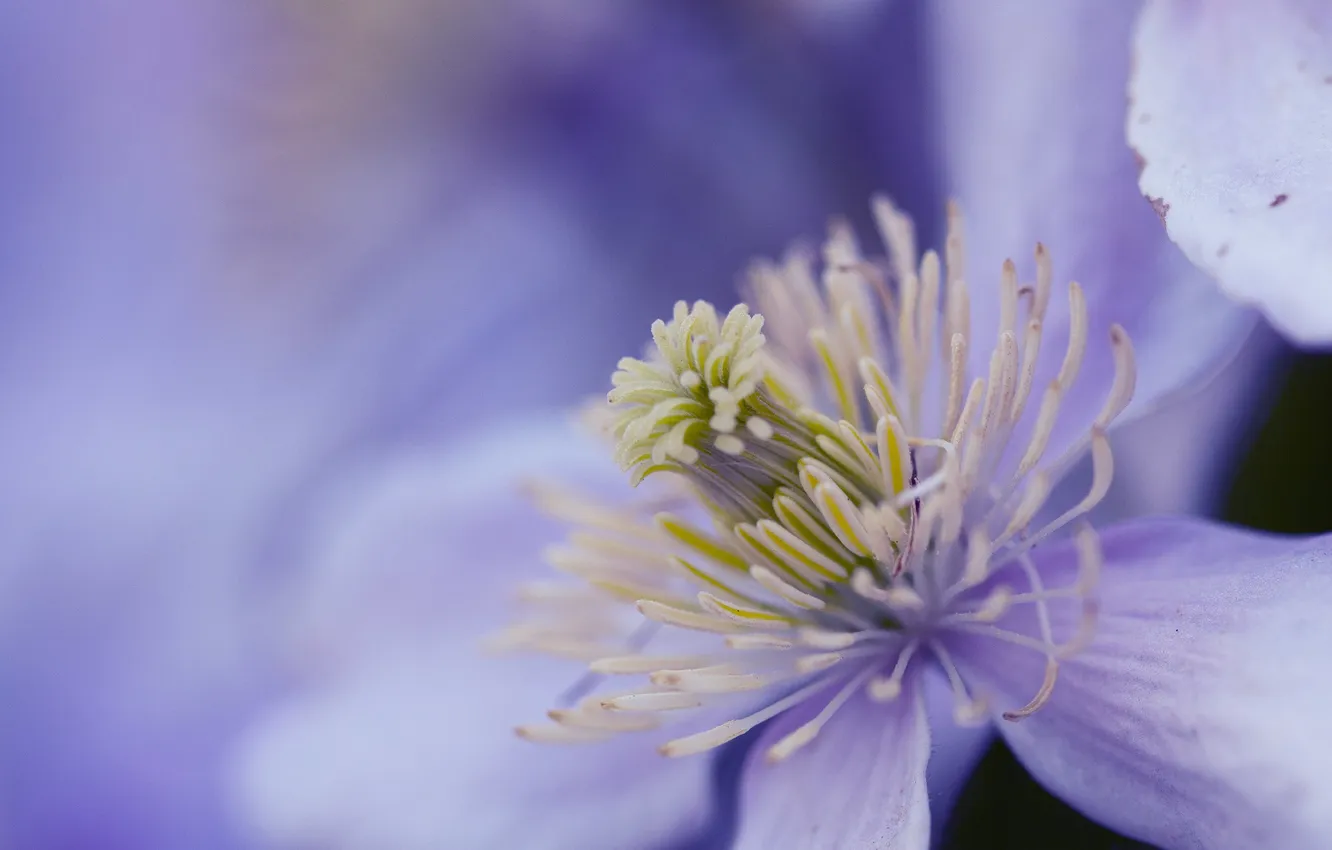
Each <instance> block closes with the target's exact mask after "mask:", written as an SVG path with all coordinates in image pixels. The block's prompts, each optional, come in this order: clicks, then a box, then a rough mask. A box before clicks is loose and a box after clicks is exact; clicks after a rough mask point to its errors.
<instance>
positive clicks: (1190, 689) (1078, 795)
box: [953, 520, 1332, 848]
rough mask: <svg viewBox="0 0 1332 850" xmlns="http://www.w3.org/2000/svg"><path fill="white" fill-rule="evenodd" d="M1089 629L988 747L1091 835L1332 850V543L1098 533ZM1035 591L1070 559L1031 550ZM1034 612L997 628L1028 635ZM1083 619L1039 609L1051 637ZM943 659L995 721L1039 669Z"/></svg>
mask: <svg viewBox="0 0 1332 850" xmlns="http://www.w3.org/2000/svg"><path fill="white" fill-rule="evenodd" d="M1102 542H1103V547H1104V553H1105V567H1104V571H1103V574H1102V580H1101V584H1100V589H1099V594H1100V615H1099V619H1098V621H1097V626H1096V633H1095V637H1094V639H1093V641H1092V643H1091V644H1090V646H1089V647H1088V648H1086V649H1085V650H1083V651H1082V652H1080V653H1078V654H1076V655H1075V656H1074V657H1072V658H1071V659H1069V660H1066V661H1063V662H1061V664H1060V667H1059V675H1058V680H1057V682H1056V684H1055V687H1054V692H1053V695H1052V697H1051V699H1050V701H1049V702H1048V703H1047V704H1046V705H1045V706H1044V707H1043V708H1041V709H1040V710H1039V711H1037V712H1036V713H1035V714H1034V715H1033V716H1031V717H1029V718H1027V719H1025V720H1021V721H1019V722H1016V723H1014V722H1009V721H999V725H1000V732H1001V733H1002V734H1003V735H1004V737H1005V738H1006V739H1007V740H1008V743H1009V745H1010V746H1011V747H1012V748H1013V750H1014V752H1015V753H1016V754H1017V755H1018V757H1019V758H1020V759H1021V760H1022V762H1023V764H1025V765H1026V766H1027V768H1028V769H1029V770H1030V771H1031V772H1032V774H1033V775H1035V776H1036V778H1037V779H1038V780H1040V781H1041V782H1042V783H1044V784H1045V785H1046V786H1047V787H1049V788H1050V790H1051V791H1053V792H1054V793H1056V794H1058V795H1060V796H1062V797H1064V798H1065V799H1066V800H1067V801H1068V802H1069V803H1071V804H1072V805H1073V806H1074V807H1076V808H1078V809H1080V810H1081V811H1083V812H1084V813H1085V814H1087V815H1088V816H1089V817H1091V818H1093V819H1095V820H1098V821H1101V822H1103V823H1105V824H1106V825H1108V826H1110V827H1112V828H1114V829H1116V830H1118V831H1120V832H1122V833H1124V834H1126V835H1130V836H1133V837H1135V838H1138V839H1141V840H1144V841H1149V842H1151V843H1153V844H1158V845H1161V846H1163V847H1208V848H1248V847H1283V848H1317V847H1328V846H1332V781H1329V779H1328V777H1327V773H1326V767H1327V765H1328V764H1329V758H1332V743H1329V736H1328V735H1327V734H1326V731H1327V728H1328V727H1327V723H1328V718H1329V717H1332V688H1329V687H1328V685H1327V676H1326V669H1325V665H1326V653H1327V648H1328V647H1330V646H1332V621H1330V620H1329V619H1328V616H1327V611H1328V610H1329V608H1330V607H1332V537H1322V538H1314V539H1308V538H1281V537H1274V536H1267V535H1261V534H1254V533H1250V532H1246V531H1241V530H1238V529H1232V528H1227V527H1223V526H1218V525H1211V524H1207V523H1203V522H1198V521H1186V520H1151V521H1143V522H1138V523H1129V524H1125V525H1121V526H1116V527H1114V528H1112V529H1110V530H1109V531H1108V532H1107V533H1106V535H1105V536H1104V539H1103V541H1102ZM1035 554H1036V559H1037V564H1038V568H1039V569H1040V571H1041V574H1042V576H1043V578H1044V579H1045V582H1046V585H1047V586H1059V585H1064V584H1067V583H1069V582H1070V581H1071V580H1072V574H1073V572H1074V563H1073V562H1074V560H1075V559H1074V558H1073V557H1072V554H1071V553H1070V551H1069V547H1067V546H1062V545H1056V546H1051V547H1049V548H1046V549H1038V550H1036V553H1035ZM1031 608H1032V606H1030V605H1028V606H1022V607H1020V608H1019V609H1017V610H1015V611H1014V612H1013V613H1011V614H1009V615H1008V616H1007V617H1006V618H1005V619H1004V620H1002V621H1001V622H1000V624H999V625H1001V626H1003V627H1005V628H1010V629H1013V630H1015V631H1020V632H1023V633H1026V634H1036V633H1037V632H1036V628H1037V626H1036V620H1035V615H1034V613H1033V612H1032V610H1031ZM1078 609H1079V606H1076V605H1066V606H1065V605H1055V606H1052V607H1051V610H1050V613H1051V619H1052V623H1053V628H1054V633H1055V635H1056V636H1058V635H1060V634H1070V633H1072V630H1073V629H1075V628H1076V620H1077V618H1078ZM953 649H954V651H955V653H956V654H957V657H958V659H959V665H960V667H962V669H963V672H964V674H965V675H966V676H968V677H969V680H970V681H971V682H972V683H974V685H975V686H976V687H977V688H978V689H980V690H983V691H986V692H988V693H989V695H990V696H991V698H992V700H993V702H994V705H995V708H996V709H1002V710H1007V709H1012V708H1016V707H1017V706H1019V705H1022V704H1025V703H1026V702H1027V701H1028V700H1029V699H1030V697H1031V696H1032V694H1034V693H1035V692H1036V688H1037V686H1038V685H1039V684H1040V682H1041V679H1042V672H1043V669H1044V666H1045V659H1044V657H1043V656H1042V655H1041V654H1040V653H1038V652H1035V651H1033V650H1030V649H1026V648H1023V647H1018V646H1014V645H1012V644H1008V643H1000V642H999V641H997V640H995V639H993V638H990V637H967V638H965V639H957V640H956V641H955V643H954V645H953Z"/></svg>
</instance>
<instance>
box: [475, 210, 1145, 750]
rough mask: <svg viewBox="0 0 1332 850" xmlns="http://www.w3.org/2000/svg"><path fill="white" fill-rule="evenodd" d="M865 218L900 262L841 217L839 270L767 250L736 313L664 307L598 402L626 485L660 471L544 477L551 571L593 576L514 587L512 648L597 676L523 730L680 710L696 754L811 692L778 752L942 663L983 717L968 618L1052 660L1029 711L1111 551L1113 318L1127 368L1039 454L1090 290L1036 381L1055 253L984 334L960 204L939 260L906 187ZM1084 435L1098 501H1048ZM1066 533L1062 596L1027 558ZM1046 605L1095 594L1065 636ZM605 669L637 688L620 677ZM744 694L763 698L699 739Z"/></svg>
mask: <svg viewBox="0 0 1332 850" xmlns="http://www.w3.org/2000/svg"><path fill="white" fill-rule="evenodd" d="M872 209H873V213H874V218H875V221H876V223H877V226H878V230H879V233H880V236H881V238H882V240H883V243H884V246H885V248H886V249H887V253H886V256H884V257H866V256H864V255H862V253H861V251H860V248H859V246H858V244H857V241H856V238H855V236H854V234H853V233H852V231H851V228H850V227H849V226H848V225H846V224H844V223H840V222H834V224H833V225H832V226H831V228H830V232H829V236H828V239H827V241H826V243H825V245H824V248H823V255H822V263H821V264H817V263H816V262H815V258H813V257H812V256H810V255H808V254H805V253H801V252H798V251H796V252H792V253H790V254H788V255H787V257H786V258H785V260H783V261H782V262H781V263H768V262H761V263H756V264H755V265H754V266H753V267H752V268H751V269H750V274H749V283H748V286H747V289H746V292H745V296H746V303H742V304H739V305H737V306H736V307H735V308H733V309H732V310H731V311H730V312H729V313H727V314H726V316H725V318H724V319H723V318H720V317H719V315H718V313H717V311H716V310H715V309H714V308H713V307H712V306H711V305H710V304H707V303H705V302H697V303H695V304H693V305H688V304H686V303H684V302H680V303H678V304H676V306H675V310H674V314H673V315H672V317H671V319H670V320H669V321H658V322H656V323H654V324H653V326H652V345H651V347H650V349H649V351H648V353H647V355H646V356H644V357H643V358H632V357H626V358H624V359H623V360H621V361H620V363H619V365H618V368H617V370H616V372H615V374H614V375H613V377H612V381H611V383H612V387H613V388H612V390H611V391H610V393H609V395H608V397H607V400H606V403H605V406H604V407H603V408H602V410H601V411H600V412H599V413H598V415H597V416H596V417H594V419H595V420H596V421H597V422H599V423H602V425H603V426H604V429H605V430H606V432H607V433H608V435H609V436H610V437H611V438H612V439H613V440H614V443H615V456H616V459H617V460H618V461H619V463H620V464H621V466H622V467H623V468H624V469H625V470H626V471H627V472H628V474H629V477H630V480H631V482H632V483H633V484H635V485H637V484H640V483H642V482H644V481H645V480H647V479H649V478H652V479H654V480H657V481H660V483H661V486H660V487H657V488H654V493H655V494H656V495H653V496H651V497H648V496H638V497H634V498H628V499H626V500H625V501H624V502H623V503H620V504H614V505H609V504H599V503H596V502H594V501H592V500H590V499H588V498H586V497H582V496H579V495H577V494H574V493H570V492H566V491H563V490H561V489H559V488H558V487H555V486H545V487H542V488H539V489H538V490H537V493H536V496H537V499H538V501H539V503H540V504H541V505H542V506H543V507H544V508H545V509H546V510H547V511H548V512H550V513H552V514H553V515H555V516H557V517H559V518H561V519H564V520H565V521H567V522H569V523H570V524H571V525H572V526H573V527H574V528H573V530H572V531H571V533H570V536H569V539H568V541H567V543H566V544H565V545H563V546H559V547H555V548H553V549H552V550H550V551H549V552H548V553H547V560H548V561H549V562H550V564H551V565H552V566H553V567H554V568H555V569H556V570H557V571H559V572H562V573H565V574H566V575H567V576H569V577H570V578H571V579H573V580H576V581H578V582H581V588H580V587H579V586H578V585H569V584H550V583H543V584H540V585H529V586H526V587H524V588H523V593H522V598H523V600H524V604H525V605H527V606H528V608H529V616H528V617H527V618H526V619H525V620H524V621H523V622H521V623H519V624H517V625H515V626H513V627H511V628H510V629H508V630H507V631H506V632H504V633H503V634H501V635H499V636H497V639H496V643H497V645H499V646H501V647H503V648H508V649H527V650H536V651H542V652H546V653H550V654H555V655H560V656H564V657H574V658H579V659H582V660H585V661H587V662H588V663H589V672H588V674H587V676H585V677H584V680H583V681H581V682H580V683H578V685H577V686H576V687H575V688H574V689H573V690H572V691H571V692H570V693H568V694H566V695H564V700H563V704H562V705H560V706H557V707H555V708H553V709H552V710H551V712H550V713H549V720H550V721H551V722H550V723H547V724H537V725H532V726H524V727H522V728H521V729H520V730H519V733H520V734H521V735H522V736H523V737H525V738H528V739H530V740H534V741H540V742H546V743H583V742H589V741H598V740H604V739H605V738H608V737H611V736H613V735H618V734H625V733H639V732H647V731H653V732H656V730H658V729H660V728H661V727H664V726H680V727H685V728H684V729H682V733H681V734H680V735H678V736H675V737H671V738H670V739H669V740H668V741H667V742H666V743H665V744H662V745H661V746H660V749H661V751H662V752H663V753H664V754H665V755H668V756H683V755H689V754H693V753H698V752H703V751H706V750H709V749H712V748H715V747H718V746H721V745H722V744H724V743H726V742H727V741H730V740H733V739H734V738H736V737H738V736H740V735H743V734H745V733H746V732H748V731H750V730H751V729H753V728H755V727H756V726H757V725H759V724H761V723H763V722H764V721H766V720H768V719H770V718H772V717H774V716H776V715H778V714H780V713H782V712H784V711H786V710H788V709H789V708H791V707H793V706H795V705H798V704H800V703H803V702H805V701H806V700H818V701H819V702H820V703H821V704H822V709H821V710H820V711H819V712H818V713H817V715H816V716H815V717H814V719H813V720H811V721H809V722H808V723H806V724H805V725H803V726H801V727H799V728H798V729H796V730H795V731H794V732H792V733H791V734H790V735H788V736H787V737H786V738H783V739H782V740H780V741H778V742H777V743H776V744H774V745H773V746H772V747H771V748H770V749H769V751H768V752H767V757H768V760H769V761H772V762H781V761H784V760H786V759H788V758H789V757H790V756H791V755H792V754H794V753H795V752H797V751H799V750H800V749H802V748H804V747H806V746H808V745H809V744H810V743H811V742H812V741H814V740H815V739H816V738H817V737H818V735H819V734H820V731H821V730H822V729H823V728H824V727H825V725H826V724H827V723H828V722H830V721H831V720H832V718H833V716H834V715H835V714H836V713H837V712H838V711H839V710H840V709H841V707H842V706H843V705H845V704H846V702H847V701H848V700H850V699H851V698H852V697H853V696H854V695H855V694H856V693H858V692H862V691H863V692H864V693H865V694H867V695H868V696H869V697H870V698H871V699H873V700H876V701H879V702H891V701H893V700H896V699H899V698H901V695H902V694H903V693H904V692H906V691H907V690H908V688H909V687H910V683H911V681H912V677H913V675H914V673H913V671H916V670H918V669H920V668H921V667H922V666H924V665H933V666H935V667H936V668H937V669H939V670H940V671H941V672H942V673H943V674H944V676H945V677H946V678H947V680H948V681H949V683H950V685H951V687H952V690H953V694H954V698H955V702H956V710H955V712H954V716H955V719H956V720H957V722H959V723H963V724H973V723H978V722H983V721H985V720H986V719H987V718H988V717H990V716H991V712H992V707H991V705H990V700H989V698H988V696H987V695H986V694H984V693H981V692H977V691H976V690H975V689H974V688H973V687H972V686H971V684H969V683H968V681H967V680H966V678H965V676H964V675H963V673H962V669H961V668H960V667H959V665H958V663H957V662H956V660H955V659H954V657H953V655H952V653H951V651H950V649H949V637H950V636H952V635H955V634H965V635H969V636H981V637H985V638H990V639H993V640H996V641H1002V642H1006V643H1009V644H1015V645H1017V646H1021V647H1024V648H1026V649H1028V650H1030V651H1031V652H1034V653H1039V654H1040V656H1041V657H1043V658H1044V660H1045V670H1046V674H1045V677H1044V680H1043V681H1042V682H1041V683H1039V685H1037V686H1036V688H1035V692H1034V694H1033V697H1032V699H1031V700H1030V702H1029V703H1028V704H1026V705H1023V706H1008V707H1003V706H999V707H994V708H993V711H994V712H997V715H996V716H1001V717H1003V718H1005V719H1007V720H1009V721H1013V722H1016V721H1019V720H1021V719H1022V718H1024V717H1027V716H1029V715H1031V714H1032V713H1034V712H1036V711H1039V710H1040V709H1041V707H1042V706H1043V705H1044V704H1045V703H1046V702H1047V701H1048V700H1049V699H1050V697H1051V695H1052V694H1053V692H1054V690H1055V688H1056V687H1057V682H1058V672H1059V666H1060V663H1061V662H1062V661H1064V660H1066V659H1067V658H1069V657H1071V656H1072V655H1074V654H1076V653H1078V652H1079V651H1081V649H1082V647H1084V646H1085V645H1086V643H1087V641H1088V640H1090V639H1091V636H1092V634H1093V629H1094V626H1095V620H1096V610H1097V608H1096V601H1095V588H1096V581H1097V577H1098V575H1099V571H1100V563H1101V553H1100V547H1099V543H1098V540H1097V537H1096V534H1095V532H1094V531H1093V530H1092V529H1091V527H1090V526H1088V525H1087V524H1086V523H1085V521H1084V520H1083V517H1084V516H1085V514H1087V512H1089V511H1090V510H1091V509H1092V508H1094V507H1095V506H1096V504H1097V503H1099V502H1100V500H1101V499H1102V498H1104V496H1105V494H1106V492H1107V490H1108V488H1109V485H1110V481H1111V478H1112V475H1113V458H1112V455H1111V451H1110V444H1109V442H1108V439H1107V437H1106V429H1107V428H1108V427H1109V426H1110V424H1111V423H1112V422H1113V421H1114V420H1115V418H1116V417H1118V416H1119V415H1120V414H1121V413H1122V412H1123V411H1124V409H1125V408H1126V407H1127V405H1128V403H1129V401H1130V399H1131V398H1132V395H1133V390H1134V384H1135V375H1136V371H1135V370H1136V366H1135V362H1134V354H1133V347H1132V344H1131V342H1130V341H1129V338H1128V335H1127V333H1125V331H1124V330H1123V328H1121V327H1119V326H1113V327H1112V328H1111V330H1110V333H1109V339H1108V341H1107V344H1108V345H1109V346H1110V347H1111V349H1112V352H1113V360H1114V364H1115V371H1114V376H1113V379H1112V381H1111V382H1110V386H1109V387H1107V388H1106V389H1105V392H1106V397H1105V402H1104V404H1103V406H1102V407H1101V409H1100V412H1099V414H1098V415H1097V416H1096V417H1095V419H1094V421H1093V422H1092V423H1091V425H1090V427H1089V429H1088V430H1087V432H1086V434H1085V436H1084V438H1083V440H1082V441H1081V444H1080V445H1076V446H1073V447H1072V448H1070V449H1067V450H1066V451H1063V452H1061V455H1060V456H1058V457H1054V458H1047V456H1046V455H1047V449H1048V448H1049V447H1050V443H1051V439H1052V436H1053V434H1054V432H1055V424H1056V421H1057V419H1058V417H1059V414H1060V410H1061V406H1062V404H1063V401H1064V399H1065V398H1066V397H1067V395H1068V393H1069V391H1070V389H1071V388H1072V386H1073V385H1074V382H1075V381H1076V380H1077V379H1078V375H1079V372H1080V371H1081V366H1082V362H1083V359H1084V355H1085V352H1086V349H1087V346H1088V345H1089V344H1090V340H1089V328H1090V322H1089V316H1088V308H1087V302H1086V299H1085V297H1084V295H1083V292H1082V289H1081V287H1079V285H1078V284H1077V283H1070V284H1069V285H1068V286H1067V288H1066V295H1065V297H1066V298H1067V303H1068V313H1067V322H1066V324H1067V341H1066V343H1065V345H1064V349H1063V352H1062V356H1061V357H1058V358H1055V362H1057V363H1058V369H1057V372H1056V371H1054V370H1053V368H1052V370H1051V371H1052V372H1054V374H1052V375H1044V376H1040V375H1039V367H1040V364H1041V363H1042V360H1041V359H1040V357H1039V356H1038V355H1039V354H1040V351H1041V346H1042V344H1043V343H1044V341H1045V340H1044V337H1045V323H1046V318H1047V312H1048V310H1049V306H1050V303H1051V300H1052V298H1053V297H1054V287H1053V279H1054V278H1053V266H1052V261H1051V257H1050V254H1049V252H1048V251H1047V250H1046V249H1045V248H1044V247H1043V246H1041V245H1037V246H1036V249H1035V254H1034V261H1035V262H1034V265H1035V272H1036V273H1035V279H1034V281H1032V282H1030V283H1022V282H1020V281H1019V278H1018V272H1017V268H1016V265H1015V264H1014V263H1012V262H1011V261H1010V262H1006V263H1005V264H1004V265H1003V266H1002V267H1001V268H1000V269H999V270H998V275H997V280H996V281H995V285H996V286H997V290H998V298H997V303H998V311H997V312H998V315H996V316H993V317H987V321H993V322H994V323H995V324H994V326H992V330H989V331H987V332H985V333H980V332H977V330H976V329H975V328H973V322H972V316H971V307H970V304H971V297H970V291H969V284H968V282H967V279H966V275H965V272H964V268H963V256H964V237H963V222H962V218H961V215H960V213H959V212H958V210H957V209H956V208H955V207H950V209H949V220H948V224H949V227H948V233H947V238H946V241H945V245H944V250H943V255H942V257H941V256H940V255H939V254H938V253H936V252H934V251H926V252H925V253H924V254H923V255H920V254H918V252H917V249H916V245H915V236H914V227H913V225H912V222H911V220H910V219H909V218H908V217H907V216H906V215H905V214H903V213H902V212H900V211H899V210H897V209H896V208H895V207H894V206H893V205H892V204H891V203H890V202H889V201H887V200H886V199H876V200H875V201H874V203H873V208H872ZM982 340H984V341H985V342H984V343H983V344H982V343H981V341H982ZM978 355H983V356H978ZM1038 377H1039V379H1040V380H1039V383H1038ZM1088 447H1089V448H1090V454H1091V459H1092V469H1093V473H1092V483H1091V486H1090V488H1089V491H1088V492H1087V494H1086V495H1085V497H1084V498H1082V499H1080V500H1079V501H1077V502H1076V503H1075V504H1073V505H1070V506H1067V507H1066V508H1063V509H1062V510H1060V509H1059V507H1057V506H1052V505H1050V504H1049V501H1050V497H1051V494H1052V492H1054V491H1053V484H1054V482H1055V480H1056V478H1057V475H1058V473H1059V472H1060V471H1061V470H1062V469H1063V468H1064V467H1065V466H1067V461H1068V459H1069V458H1070V457H1071V455H1072V453H1073V452H1075V451H1081V450H1083V449H1086V448H1088ZM1068 529H1071V532H1070V531H1068ZM1061 533H1064V534H1070V533H1071V537H1072V539H1073V542H1074V547H1075V550H1076V552H1077V556H1078V567H1079V569H1078V575H1077V578H1076V580H1075V581H1073V582H1072V583H1071V584H1070V585H1068V586H1059V587H1047V586H1046V585H1045V583H1044V581H1043V580H1042V577H1041V575H1040V573H1039V571H1038V570H1037V568H1036V566H1035V564H1034V562H1033V560H1032V558H1031V555H1030V551H1031V549H1032V547H1033V546H1035V545H1036V544H1038V543H1039V542H1041V541H1042V540H1045V539H1047V538H1049V537H1050V536H1052V535H1055V534H1061ZM1055 605H1074V606H1077V610H1078V616H1077V617H1076V618H1074V621H1075V622H1077V623H1078V626H1077V629H1076V630H1075V632H1074V633H1073V634H1056V633H1055V631H1054V629H1053V628H1052V627H1051V622H1052V618H1051V616H1050V611H1051V608H1052V606H1055ZM1018 609H1027V610H1030V611H1032V612H1034V615H1035V616H1034V617H1027V618H1024V619H1023V622H1035V623H1036V624H1037V625H1036V627H1035V628H1034V629H1031V628H1025V629H1024V628H1018V627H1015V626H1013V625H1011V623H1010V615H1011V614H1012V613H1013V612H1015V611H1017V610H1018ZM1067 619H1068V618H1063V619H1061V620H1060V621H1061V622H1066V621H1067ZM700 646H704V647H705V648H704V649H702V650H701V651H700V649H699V647H700ZM682 647H684V648H682ZM612 682H622V683H625V684H626V687H624V688H621V689H619V690H613V691H607V690H604V688H605V687H607V686H609V685H610V683H612ZM769 694H772V695H774V696H767V695H769ZM737 699H740V700H741V702H740V703H739V704H741V705H745V704H747V705H749V706H750V707H751V708H750V709H749V710H746V711H740V712H736V713H735V714H733V715H732V717H733V719H730V720H727V721H725V722H724V723H722V724H721V725H719V726H712V727H710V728H704V729H701V730H700V729H696V730H695V731H692V732H690V731H688V728H687V727H688V726H689V725H690V724H691V723H694V724H697V722H698V721H697V719H696V718H697V717H698V716H700V714H708V715H715V714H716V712H717V711H718V710H721V707H722V706H726V705H735V704H737V703H736V702H735V701H736V700H737ZM754 705H757V706H758V707H757V708H756V709H755V708H753V706H754ZM658 734H660V733H658Z"/></svg>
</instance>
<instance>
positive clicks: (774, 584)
mask: <svg viewBox="0 0 1332 850" xmlns="http://www.w3.org/2000/svg"><path fill="white" fill-rule="evenodd" d="M749 574H750V575H751V576H753V577H754V581H756V582H758V583H759V584H760V585H761V586H762V587H763V588H764V589H766V590H770V591H772V592H773V593H775V594H777V595H778V596H780V597H781V598H782V599H784V600H786V601H787V602H790V603H791V604H792V605H795V606H797V607H800V608H807V609H810V610H815V611H819V610H822V609H823V608H826V607H827V603H826V602H824V601H823V600H822V599H820V598H819V597H817V596H813V595H811V594H809V593H806V592H804V591H803V590H801V589H799V588H798V587H794V586H793V585H791V584H789V583H787V582H786V581H784V580H783V579H782V578H781V577H780V576H778V575H777V574H776V573H774V572H773V571H772V570H770V569H768V568H767V567H763V566H759V565H757V564H755V565H754V566H752V567H750V568H749Z"/></svg>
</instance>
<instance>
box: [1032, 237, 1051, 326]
mask: <svg viewBox="0 0 1332 850" xmlns="http://www.w3.org/2000/svg"><path fill="white" fill-rule="evenodd" d="M1053 282H1054V267H1053V264H1052V263H1051V261H1050V252H1049V251H1047V250H1046V249H1045V246H1044V245H1043V244H1041V243H1040V242H1037V243H1036V292H1035V296H1034V297H1033V298H1032V303H1031V317H1032V319H1034V320H1035V321H1038V322H1042V321H1044V320H1045V308H1046V305H1048V304H1049V303H1050V289H1051V286H1050V285H1051V283H1053Z"/></svg>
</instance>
